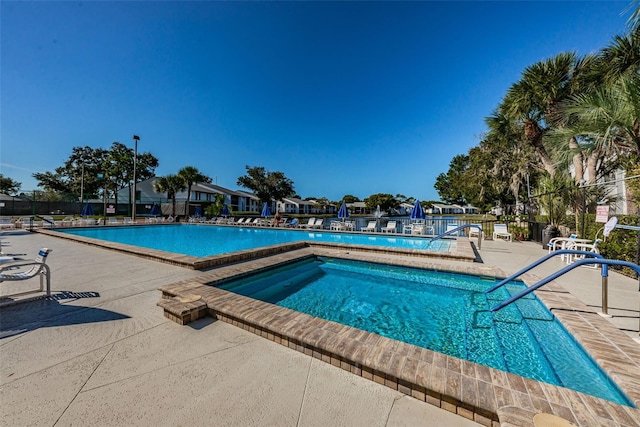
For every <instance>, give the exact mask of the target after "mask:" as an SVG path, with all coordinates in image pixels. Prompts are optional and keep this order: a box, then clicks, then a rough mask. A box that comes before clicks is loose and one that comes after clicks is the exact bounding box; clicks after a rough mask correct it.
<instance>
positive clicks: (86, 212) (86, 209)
mask: <svg viewBox="0 0 640 427" xmlns="http://www.w3.org/2000/svg"><path fill="white" fill-rule="evenodd" d="M80 216H93V208H92V207H91V205H90V204H89V202H87V204H86V205H84V207H83V208H82V213H81V214H80Z"/></svg>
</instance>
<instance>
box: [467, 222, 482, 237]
mask: <svg viewBox="0 0 640 427" xmlns="http://www.w3.org/2000/svg"><path fill="white" fill-rule="evenodd" d="M470 225H471V227H469V231H468V235H469V238H472V237H480V238H483V237H484V232H483V231H480V230H481V225H480V224H470Z"/></svg>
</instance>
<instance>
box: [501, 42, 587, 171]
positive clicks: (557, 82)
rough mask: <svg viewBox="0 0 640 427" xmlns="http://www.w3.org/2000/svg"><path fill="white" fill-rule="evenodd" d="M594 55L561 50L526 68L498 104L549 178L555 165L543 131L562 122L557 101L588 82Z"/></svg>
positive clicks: (579, 89)
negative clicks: (520, 132)
mask: <svg viewBox="0 0 640 427" xmlns="http://www.w3.org/2000/svg"><path fill="white" fill-rule="evenodd" d="M593 62H594V58H593V57H592V56H587V57H584V58H580V57H578V56H577V55H576V54H575V53H572V52H568V53H561V54H558V55H556V56H555V57H553V58H550V59H547V60H544V61H540V62H537V63H535V64H533V65H530V66H529V67H527V68H526V69H525V70H524V72H523V73H522V79H521V80H520V81H519V82H517V83H515V84H514V85H513V86H511V88H509V90H508V91H507V94H506V96H505V98H504V100H503V102H502V104H501V105H500V107H499V110H500V112H501V113H502V114H504V115H505V116H507V117H509V118H510V119H511V120H514V121H515V122H516V123H518V124H521V126H522V130H523V137H524V141H526V142H527V143H528V144H530V145H531V146H532V147H533V148H534V150H535V152H536V154H537V156H538V158H539V160H540V162H541V163H542V165H543V167H544V169H545V170H546V171H547V172H548V173H549V176H551V177H553V176H554V175H555V173H556V172H557V170H558V164H556V162H554V161H553V158H552V157H551V154H550V153H549V151H548V149H547V147H546V146H545V144H544V136H545V134H546V133H547V132H548V131H549V130H550V129H551V128H554V127H559V126H562V125H563V121H562V120H563V118H564V116H563V115H562V114H561V111H560V104H561V102H562V101H563V100H565V99H567V98H568V97H569V96H571V95H573V94H575V93H580V92H581V91H583V90H584V89H585V88H586V87H588V86H589V85H590V84H592V83H591V78H592V77H591V74H589V72H590V71H591V70H592V69H593V66H592V64H593Z"/></svg>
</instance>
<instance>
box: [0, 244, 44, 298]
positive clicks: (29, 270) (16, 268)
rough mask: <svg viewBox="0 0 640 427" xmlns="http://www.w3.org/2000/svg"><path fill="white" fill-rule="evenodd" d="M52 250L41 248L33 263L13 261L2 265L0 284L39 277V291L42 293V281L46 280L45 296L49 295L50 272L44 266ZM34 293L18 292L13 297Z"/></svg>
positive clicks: (0, 267)
mask: <svg viewBox="0 0 640 427" xmlns="http://www.w3.org/2000/svg"><path fill="white" fill-rule="evenodd" d="M51 251H52V249H49V248H42V249H40V251H39V252H38V256H37V257H36V258H35V259H34V260H33V261H15V262H8V263H6V264H2V265H1V266H0V283H1V282H15V281H19V280H28V279H31V278H33V277H36V276H39V277H40V290H39V292H42V290H43V289H44V287H43V279H46V280H47V290H46V292H47V296H49V295H51V271H50V270H49V266H48V265H47V264H46V262H47V255H49V252H51ZM31 292H35V291H26V292H20V293H17V294H11V295H13V296H15V295H23V294H27V293H31Z"/></svg>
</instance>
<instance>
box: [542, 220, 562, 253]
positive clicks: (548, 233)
mask: <svg viewBox="0 0 640 427" xmlns="http://www.w3.org/2000/svg"><path fill="white" fill-rule="evenodd" d="M559 235H560V231H559V230H558V227H556V226H555V225H552V224H549V225H547V226H546V227H545V228H544V229H543V230H542V249H545V250H546V249H549V247H548V246H547V243H549V241H550V240H551V239H553V238H554V237H558V236H559Z"/></svg>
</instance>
